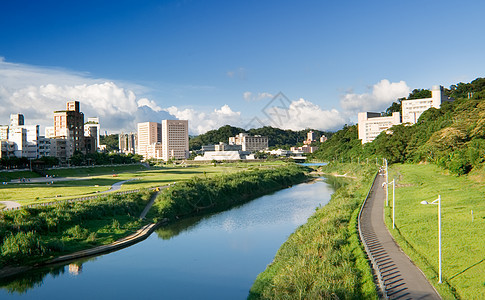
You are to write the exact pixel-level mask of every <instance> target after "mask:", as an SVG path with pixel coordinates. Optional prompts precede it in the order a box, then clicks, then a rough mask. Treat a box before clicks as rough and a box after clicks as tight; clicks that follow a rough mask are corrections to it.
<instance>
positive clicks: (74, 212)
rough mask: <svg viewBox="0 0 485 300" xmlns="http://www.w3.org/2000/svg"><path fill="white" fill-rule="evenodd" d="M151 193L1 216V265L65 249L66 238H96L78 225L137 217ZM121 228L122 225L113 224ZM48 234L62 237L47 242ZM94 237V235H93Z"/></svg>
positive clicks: (62, 203)
mask: <svg viewBox="0 0 485 300" xmlns="http://www.w3.org/2000/svg"><path fill="white" fill-rule="evenodd" d="M149 197H150V193H148V192H141V193H136V194H129V195H109V196H106V197H102V198H98V199H93V200H86V201H78V202H73V203H68V202H60V203H57V204H55V205H51V206H36V207H32V208H23V209H20V210H16V211H6V212H3V213H0V239H1V241H2V242H1V244H0V249H1V258H0V266H2V265H6V264H14V263H21V262H23V261H24V260H25V259H27V258H29V256H33V255H35V256H41V255H46V254H49V253H51V252H52V251H59V250H62V248H63V247H62V243H63V239H65V238H72V239H82V240H85V239H89V240H90V241H93V240H95V239H96V235H95V233H90V232H89V230H88V229H85V228H82V227H81V226H80V225H79V224H82V222H84V221H87V220H97V219H103V218H110V217H114V216H119V215H131V216H135V215H137V214H139V213H140V211H141V210H142V209H143V207H144V206H145V204H146V202H147V200H148V199H149ZM113 226H115V227H117V228H119V226H120V225H119V222H117V221H113ZM49 234H60V235H61V236H63V238H61V239H58V240H49V241H48V242H47V241H45V240H44V239H43V238H44V237H45V236H46V235H49ZM93 234H94V235H93Z"/></svg>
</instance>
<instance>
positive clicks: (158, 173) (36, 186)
mask: <svg viewBox="0 0 485 300" xmlns="http://www.w3.org/2000/svg"><path fill="white" fill-rule="evenodd" d="M282 164H284V163H283V162H278V161H276V162H250V163H246V162H237V163H219V164H217V165H216V166H214V165H212V164H200V165H188V166H173V165H170V166H164V167H154V168H152V169H150V170H147V168H146V167H144V166H142V165H129V166H112V167H89V168H71V169H54V170H49V171H48V172H47V173H48V174H49V175H54V176H55V177H56V178H59V177H68V178H73V180H69V181H47V182H44V183H18V184H17V183H14V184H12V183H9V184H8V185H1V186H0V199H2V200H9V201H16V202H19V203H20V204H22V205H29V204H35V203H43V202H52V201H59V200H65V199H70V198H78V197H85V196H92V195H96V194H98V193H99V192H104V191H109V190H110V187H111V185H113V184H115V183H117V182H120V181H124V180H130V179H136V180H132V181H129V182H126V183H124V184H123V185H122V186H121V189H120V191H126V190H134V189H143V188H150V187H158V186H163V185H167V184H169V183H173V182H179V181H184V180H188V179H190V178H192V177H194V176H197V177H210V176H213V175H217V174H224V173H233V172H236V171H241V170H245V169H251V168H272V167H275V166H281V165H282ZM24 173H25V172H17V173H12V174H16V175H15V176H14V175H12V174H11V176H13V177H12V179H18V178H19V176H21V175H22V174H24ZM24 175H25V174H24ZM31 177H32V176H31ZM26 178H27V177H26Z"/></svg>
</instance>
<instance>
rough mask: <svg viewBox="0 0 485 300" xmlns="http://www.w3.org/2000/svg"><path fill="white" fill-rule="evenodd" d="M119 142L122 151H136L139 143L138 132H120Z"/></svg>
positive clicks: (133, 152)
mask: <svg viewBox="0 0 485 300" xmlns="http://www.w3.org/2000/svg"><path fill="white" fill-rule="evenodd" d="M118 142H119V148H120V153H125V154H128V153H131V154H135V153H136V145H137V142H138V141H137V134H136V133H133V132H130V133H123V132H122V133H120V134H119V135H118Z"/></svg>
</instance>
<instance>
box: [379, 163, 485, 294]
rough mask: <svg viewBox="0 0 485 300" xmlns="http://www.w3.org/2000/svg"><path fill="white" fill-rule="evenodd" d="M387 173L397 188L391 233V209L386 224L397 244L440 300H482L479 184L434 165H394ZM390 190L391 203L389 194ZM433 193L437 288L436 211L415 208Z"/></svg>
mask: <svg viewBox="0 0 485 300" xmlns="http://www.w3.org/2000/svg"><path fill="white" fill-rule="evenodd" d="M389 174H390V176H389V180H390V181H391V180H392V179H393V178H396V183H397V185H396V229H394V230H393V229H392V221H391V218H390V216H391V210H390V207H389V208H386V222H387V225H388V228H390V229H389V230H390V231H391V233H392V234H393V236H394V237H395V239H396V240H397V241H398V243H399V245H400V246H401V247H402V248H403V249H404V251H405V252H406V253H407V254H408V255H409V256H410V257H411V258H412V260H413V261H414V262H415V263H416V264H417V265H418V266H419V267H420V268H421V270H422V271H423V272H424V273H425V275H426V277H427V278H428V279H429V280H430V281H431V283H432V284H433V285H434V286H435V287H436V289H437V290H438V292H439V293H440V294H441V296H442V297H443V298H444V299H453V298H460V299H483V298H482V297H483V295H484V294H485V275H484V274H485V201H484V199H483V197H484V195H485V187H484V186H483V184H481V183H479V182H478V180H472V179H471V178H472V177H467V176H462V177H456V176H453V175H447V174H445V172H444V171H443V170H442V169H440V168H438V167H436V166H434V165H393V166H392V167H391V169H390V173H389ZM475 177H476V176H475ZM479 177H480V176H479ZM474 179H475V178H474ZM389 191H390V198H389V199H390V203H391V202H392V189H389ZM438 194H439V195H441V200H442V206H441V209H442V265H443V271H442V274H443V283H442V284H438V206H437V205H421V204H420V202H421V201H423V200H426V201H428V202H432V201H433V200H435V199H437V198H438ZM472 210H473V215H474V218H473V221H472V216H471V211H472Z"/></svg>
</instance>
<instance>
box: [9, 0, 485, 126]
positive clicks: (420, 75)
mask: <svg viewBox="0 0 485 300" xmlns="http://www.w3.org/2000/svg"><path fill="white" fill-rule="evenodd" d="M483 11H485V3H483V2H482V1H460V2H452V1H426V0H424V1H423V0H422V1H394V0H388V1H265V0H260V1H238V2H236V1H211V0H208V1H133V0H130V1H128V0H118V1H49V0H46V1H22V0H20V1H2V4H1V9H0V28H1V29H0V57H3V59H2V60H0V103H1V104H2V107H3V108H0V123H7V121H8V115H9V114H10V113H15V112H24V113H25V114H26V119H27V122H29V120H31V122H37V123H40V124H41V125H43V126H47V125H49V123H50V122H51V119H52V116H51V112H50V111H51V110H52V109H54V108H56V109H58V108H59V106H61V108H62V107H63V106H64V104H63V102H65V101H67V100H69V99H67V98H69V97H72V98H76V99H77V100H79V101H81V108H82V109H83V111H85V113H86V115H88V114H89V115H95V114H97V115H99V116H100V118H101V120H102V123H104V124H105V129H107V130H109V131H110V132H116V131H121V130H124V131H129V130H130V129H131V130H133V129H134V123H133V122H135V121H144V120H148V119H150V120H151V119H159V118H166V117H170V115H169V114H171V115H172V116H175V117H178V118H188V119H189V121H190V123H191V133H192V134H198V133H202V132H204V131H206V130H209V129H213V128H217V127H219V126H221V125H224V124H226V123H229V124H231V125H236V126H245V125H246V124H248V122H250V121H251V120H252V119H253V118H254V117H256V118H258V120H259V121H260V123H262V124H265V125H272V124H271V119H268V118H267V116H265V115H264V113H262V110H263V108H264V107H265V106H266V105H267V104H268V103H270V101H271V99H272V98H273V97H274V96H275V95H277V94H278V92H282V93H283V94H284V95H285V96H286V97H287V98H288V99H289V102H288V107H287V108H284V109H287V110H289V111H290V112H292V113H293V117H291V118H289V119H288V120H287V122H286V123H285V124H284V125H282V126H281V127H285V128H291V129H301V128H305V127H316V128H318V129H323V130H335V129H338V128H340V127H341V126H342V125H343V124H345V123H352V122H355V119H356V118H355V114H356V112H357V111H359V110H377V111H379V110H384V109H385V108H386V107H388V106H389V104H390V103H391V102H392V101H393V100H395V99H396V98H397V97H400V96H405V95H407V93H408V92H409V90H411V89H414V88H431V86H432V85H435V84H441V85H444V86H446V87H448V86H449V85H451V84H455V83H457V82H460V81H463V82H469V81H471V80H473V79H475V78H477V77H482V76H483V70H484V69H485V68H484V67H485V60H484V59H483V49H484V46H485V45H484V35H483V25H482V21H481V20H482V13H483ZM22 100H24V101H25V102H26V103H27V104H28V105H27V104H25V105H24V104H21V103H22V102H23V101H22ZM54 106H55V107H54ZM39 107H40V108H41V109H39ZM282 109H283V108H282Z"/></svg>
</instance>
